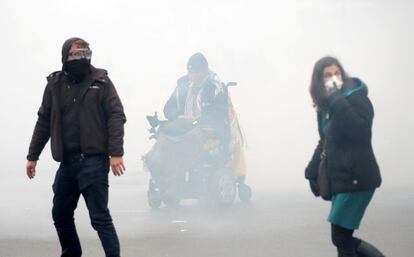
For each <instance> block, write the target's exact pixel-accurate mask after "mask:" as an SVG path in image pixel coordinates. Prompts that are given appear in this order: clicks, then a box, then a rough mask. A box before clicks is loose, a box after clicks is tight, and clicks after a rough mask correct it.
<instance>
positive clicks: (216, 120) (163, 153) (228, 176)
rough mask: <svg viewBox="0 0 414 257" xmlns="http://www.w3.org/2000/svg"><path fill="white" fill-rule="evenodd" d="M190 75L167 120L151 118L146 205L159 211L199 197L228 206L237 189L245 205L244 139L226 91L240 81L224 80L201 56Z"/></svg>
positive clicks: (174, 96)
mask: <svg viewBox="0 0 414 257" xmlns="http://www.w3.org/2000/svg"><path fill="white" fill-rule="evenodd" d="M187 71H188V73H187V75H186V76H183V77H181V78H180V79H179V80H178V82H177V87H176V89H175V90H174V92H173V94H172V95H171V97H170V98H169V100H168V101H167V103H166V104H165V107H164V116H165V117H166V119H167V120H162V121H161V120H159V119H158V116H157V114H156V113H155V115H154V116H147V119H148V121H149V123H150V125H151V129H150V133H151V134H152V135H151V137H150V138H154V139H156V143H155V144H154V146H153V147H152V149H151V150H150V151H149V152H148V153H147V154H146V155H145V156H143V161H144V167H145V168H146V169H147V170H148V171H149V172H150V175H151V178H150V181H149V189H148V203H149V205H150V206H151V207H152V208H158V207H160V205H161V203H162V202H164V203H165V204H166V205H168V206H176V205H178V204H179V202H180V201H181V200H183V199H192V198H195V199H198V200H200V201H204V202H210V201H214V202H216V203H217V204H220V205H228V204H231V203H232V202H233V201H234V199H235V196H236V194H237V191H238V192H239V197H240V199H241V200H242V201H243V202H247V201H248V200H249V199H250V197H251V189H250V187H249V186H247V185H246V184H245V183H244V181H245V174H246V172H245V170H246V169H245V159H244V152H243V137H242V134H241V130H240V127H239V124H238V121H237V115H236V114H235V112H234V108H233V106H232V104H231V101H230V98H229V96H228V90H227V88H228V86H231V85H235V84H236V83H228V84H224V83H223V82H221V81H220V80H219V79H218V77H217V75H216V74H215V73H214V72H212V71H211V70H210V69H209V67H208V62H207V60H206V58H205V57H204V55H202V54H201V53H196V54H194V55H193V56H191V57H190V59H189V61H188V63H187ZM237 189H238V190H237Z"/></svg>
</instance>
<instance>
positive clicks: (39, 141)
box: [26, 86, 52, 161]
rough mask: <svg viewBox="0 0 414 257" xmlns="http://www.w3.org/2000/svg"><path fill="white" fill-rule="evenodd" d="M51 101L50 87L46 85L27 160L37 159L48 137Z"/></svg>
mask: <svg viewBox="0 0 414 257" xmlns="http://www.w3.org/2000/svg"><path fill="white" fill-rule="evenodd" d="M51 101H52V99H51V92H50V88H49V87H48V86H46V88H45V90H44V92H43V98H42V104H41V106H40V108H39V111H38V112H37V122H36V125H35V128H34V131H33V135H32V140H31V142H30V146H29V153H28V154H27V157H26V158H27V160H29V161H36V160H38V159H39V156H40V154H41V153H42V151H43V148H44V147H45V145H46V143H47V141H48V140H49V138H50V116H51Z"/></svg>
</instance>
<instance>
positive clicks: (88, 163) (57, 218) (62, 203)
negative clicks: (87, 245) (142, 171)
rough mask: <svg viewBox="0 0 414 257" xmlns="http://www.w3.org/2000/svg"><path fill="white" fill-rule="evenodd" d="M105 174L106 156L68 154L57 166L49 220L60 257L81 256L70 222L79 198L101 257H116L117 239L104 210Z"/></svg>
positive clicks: (107, 165)
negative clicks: (55, 236) (96, 237)
mask: <svg viewBox="0 0 414 257" xmlns="http://www.w3.org/2000/svg"><path fill="white" fill-rule="evenodd" d="M108 173H109V157H108V156H107V155H93V156H84V155H82V154H72V155H69V156H66V158H65V160H64V161H63V162H62V163H61V164H60V167H59V169H58V171H57V173H56V177H55V182H54V184H53V192H54V197H53V209H52V216H53V221H54V223H55V227H56V230H57V233H58V236H59V241H60V244H61V246H62V255H61V257H79V256H81V255H82V249H81V245H80V242H79V237H78V234H77V232H76V227H75V222H74V211H75V209H76V206H77V204H78V200H79V197H80V195H81V194H82V196H83V198H84V199H85V202H86V206H87V207H88V210H89V216H90V219H91V223H92V227H93V228H94V229H95V230H96V231H97V232H98V236H99V238H100V240H101V243H102V246H103V248H104V251H105V255H106V256H107V257H119V256H120V246H119V240H118V236H117V234H116V231H115V227H114V225H113V223H112V218H111V215H110V213H109V209H108Z"/></svg>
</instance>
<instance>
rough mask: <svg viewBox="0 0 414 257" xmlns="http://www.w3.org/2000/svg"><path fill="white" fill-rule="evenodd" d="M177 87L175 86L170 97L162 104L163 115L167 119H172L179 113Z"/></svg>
mask: <svg viewBox="0 0 414 257" xmlns="http://www.w3.org/2000/svg"><path fill="white" fill-rule="evenodd" d="M178 87H179V86H177V87H176V88H175V90H174V92H173V93H172V94H171V96H170V98H169V99H168V101H167V102H166V103H165V105H164V116H165V118H166V119H168V120H174V119H176V118H177V117H178V116H179V115H180V109H179V105H178V101H179V99H178V93H179V92H178V90H179V89H178Z"/></svg>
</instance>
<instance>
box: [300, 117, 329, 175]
mask: <svg viewBox="0 0 414 257" xmlns="http://www.w3.org/2000/svg"><path fill="white" fill-rule="evenodd" d="M320 115H321V114H320V113H319V112H318V114H317V120H318V131H319V141H318V144H317V145H316V148H315V150H314V151H313V155H312V159H311V160H310V162H309V163H308V166H307V167H306V169H305V178H306V179H309V180H315V179H317V177H318V169H319V163H320V161H321V154H322V151H323V144H324V140H325V139H324V136H323V134H322V131H321V128H320V127H321V125H320Z"/></svg>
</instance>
